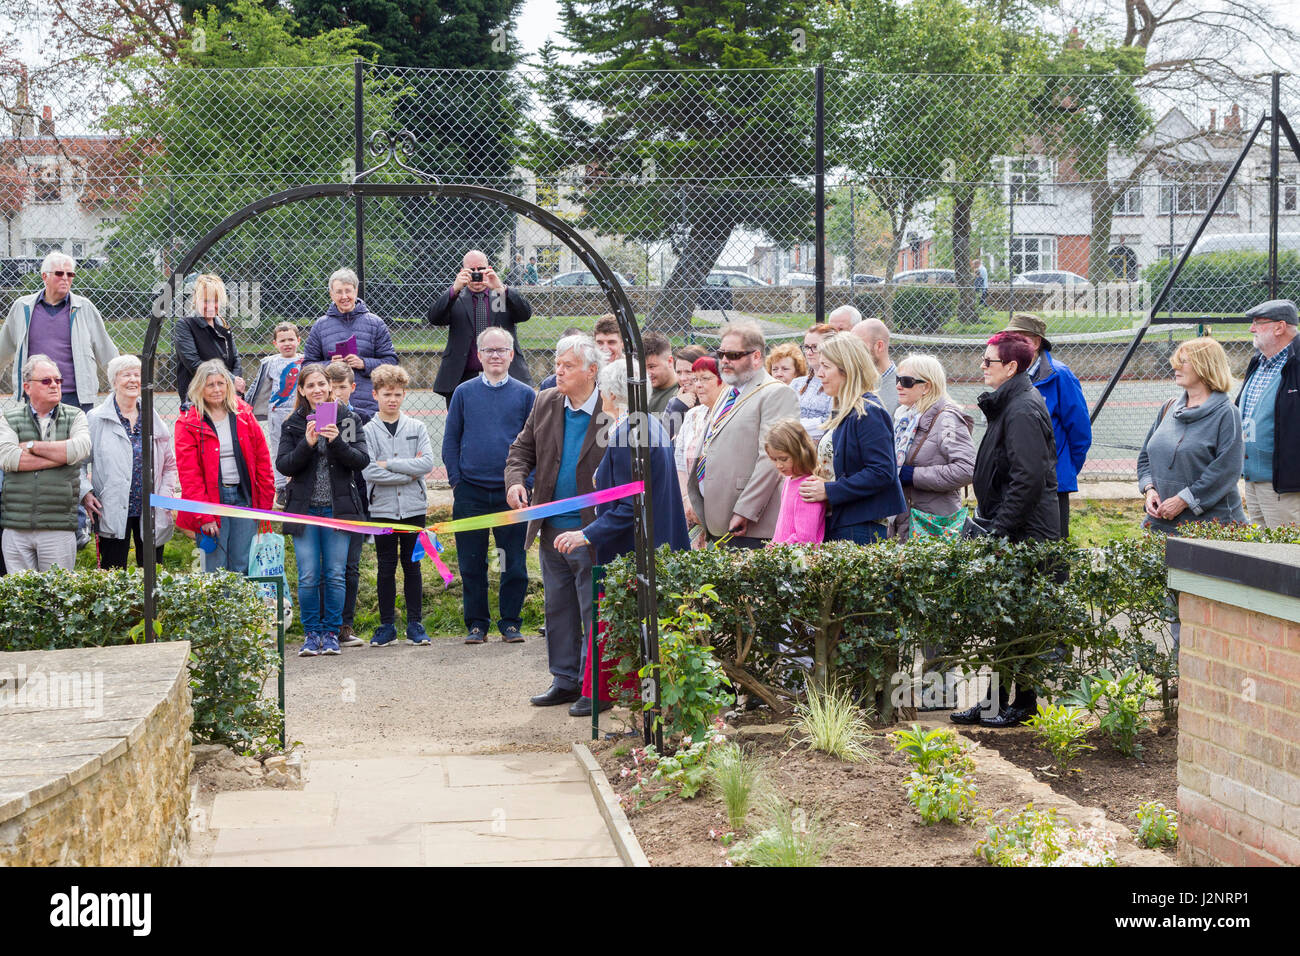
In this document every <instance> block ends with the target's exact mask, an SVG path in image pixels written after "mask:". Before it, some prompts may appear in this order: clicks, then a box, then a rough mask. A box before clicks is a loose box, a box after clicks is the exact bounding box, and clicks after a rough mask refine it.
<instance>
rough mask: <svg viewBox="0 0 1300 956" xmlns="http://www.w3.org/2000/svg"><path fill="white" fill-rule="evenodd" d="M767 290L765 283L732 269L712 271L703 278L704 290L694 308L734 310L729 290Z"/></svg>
mask: <svg viewBox="0 0 1300 956" xmlns="http://www.w3.org/2000/svg"><path fill="white" fill-rule="evenodd" d="M756 288H764V289H765V288H767V283H765V282H763V281H762V280H760V279H755V278H754V277H753V276H751V275H749V274H748V273H746V272H738V271H735V270H732V269H714V270H713V271H712V272H710V273H709V274H708V275H707V276H705V277H704V288H702V289H701V290H700V294H699V296H697V297H696V300H695V307H696V308H698V309H715V310H716V309H731V308H734V305H733V302H732V297H731V290H732V289H756Z"/></svg>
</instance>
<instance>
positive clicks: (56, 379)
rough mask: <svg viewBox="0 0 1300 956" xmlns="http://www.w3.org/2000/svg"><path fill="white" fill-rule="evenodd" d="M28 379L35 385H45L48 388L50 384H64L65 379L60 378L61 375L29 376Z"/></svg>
mask: <svg viewBox="0 0 1300 956" xmlns="http://www.w3.org/2000/svg"><path fill="white" fill-rule="evenodd" d="M27 381H28V382H30V383H31V384H33V385H44V386H46V387H47V388H48V387H49V386H51V385H62V384H63V379H62V378H60V377H59V376H57V375H56V376H54V377H52V378H50V377H46V378H29V379H28V380H27Z"/></svg>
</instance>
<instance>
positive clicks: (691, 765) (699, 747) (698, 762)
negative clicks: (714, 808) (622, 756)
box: [620, 735, 724, 809]
mask: <svg viewBox="0 0 1300 956" xmlns="http://www.w3.org/2000/svg"><path fill="white" fill-rule="evenodd" d="M723 741H724V738H723V737H722V736H721V735H709V736H706V737H704V738H702V739H700V740H694V739H692V738H691V737H689V736H687V737H683V738H682V746H680V747H679V748H678V749H677V751H676V752H675V753H671V754H667V755H662V754H660V753H659V752H658V751H657V750H656V749H655V746H654V744H647V745H646V746H645V747H638V748H636V749H635V750H633V751H632V767H624V768H623V769H622V771H621V772H620V775H621V776H622V777H624V778H626V777H636V783H635V784H633V785H632V791H631V792H632V794H633V795H634V796H635V797H636V804H635V806H636V807H637V808H638V809H639V808H641V807H643V806H645V804H646V803H647V802H648V803H658V802H659V801H661V800H666V799H668V798H669V797H671V796H672V795H673V794H677V795H678V796H679V797H681V798H682V799H683V800H691V799H693V798H694V797H696V796H698V795H699V792H700V790H701V789H702V788H703V787H704V785H705V783H706V782H707V781H708V774H709V750H710V748H711V747H713V746H714V744H715V743H722V742H723ZM646 768H649V770H650V772H649V774H647V773H646V772H645V770H646Z"/></svg>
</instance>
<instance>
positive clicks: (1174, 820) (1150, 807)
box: [1133, 800, 1178, 849]
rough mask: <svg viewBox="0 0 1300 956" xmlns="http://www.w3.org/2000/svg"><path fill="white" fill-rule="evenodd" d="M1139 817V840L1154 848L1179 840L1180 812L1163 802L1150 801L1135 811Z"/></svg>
mask: <svg viewBox="0 0 1300 956" xmlns="http://www.w3.org/2000/svg"><path fill="white" fill-rule="evenodd" d="M1133 816H1135V817H1137V821H1138V828H1137V841H1138V843H1141V844H1142V845H1143V846H1144V847H1147V848H1148V849H1152V848H1155V847H1158V846H1173V845H1174V844H1175V843H1177V842H1178V813H1177V811H1175V810H1170V809H1169V808H1168V807H1166V806H1165V805H1164V804H1163V803H1159V802H1157V801H1155V800H1151V801H1148V802H1146V803H1144V804H1142V806H1140V807H1138V808H1137V810H1135V811H1134V812H1133Z"/></svg>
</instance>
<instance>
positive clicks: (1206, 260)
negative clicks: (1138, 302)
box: [1142, 250, 1300, 315]
mask: <svg viewBox="0 0 1300 956" xmlns="http://www.w3.org/2000/svg"><path fill="white" fill-rule="evenodd" d="M1169 270H1170V265H1169V262H1168V261H1167V260H1163V261H1161V262H1156V263H1153V264H1152V265H1149V266H1147V267H1146V269H1144V270H1143V272H1142V278H1143V279H1144V280H1146V281H1147V282H1148V283H1150V285H1151V294H1152V296H1155V295H1156V294H1158V293H1159V291H1160V290H1161V289H1162V288H1164V284H1165V280H1166V279H1167V278H1168V276H1169ZM1277 270H1278V277H1279V279H1280V282H1279V285H1278V297H1279V298H1282V299H1292V300H1297V299H1300V254H1297V253H1295V252H1293V251H1290V250H1279V251H1278V256H1277ZM1267 276H1268V253H1266V252H1207V253H1203V254H1201V255H1193V256H1191V258H1189V259H1188V260H1187V265H1186V266H1184V267H1183V271H1182V272H1180V273H1179V274H1178V281H1177V282H1176V283H1174V287H1173V289H1171V290H1170V292H1169V298H1168V299H1167V300H1166V301H1165V304H1164V305H1163V306H1162V307H1161V309H1160V311H1161V312H1166V311H1168V312H1190V313H1202V314H1207V315H1215V314H1225V315H1241V314H1242V313H1243V312H1245V311H1246V310H1247V309H1249V308H1251V307H1252V306H1256V305H1259V303H1261V302H1263V301H1264V300H1265V299H1266V298H1268V288H1267V286H1265V285H1264V280H1265V278H1266V277H1267Z"/></svg>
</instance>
